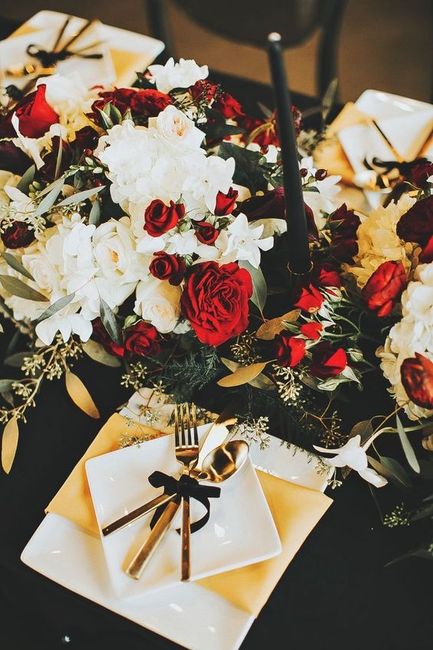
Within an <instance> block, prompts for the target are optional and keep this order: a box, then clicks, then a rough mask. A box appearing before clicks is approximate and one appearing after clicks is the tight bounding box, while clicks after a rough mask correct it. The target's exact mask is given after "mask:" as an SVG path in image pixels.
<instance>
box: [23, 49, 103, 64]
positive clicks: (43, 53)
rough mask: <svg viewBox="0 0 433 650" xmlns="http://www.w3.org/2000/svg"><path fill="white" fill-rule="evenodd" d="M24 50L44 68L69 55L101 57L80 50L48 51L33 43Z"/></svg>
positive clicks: (89, 57)
mask: <svg viewBox="0 0 433 650" xmlns="http://www.w3.org/2000/svg"><path fill="white" fill-rule="evenodd" d="M26 52H27V54H28V55H29V56H32V57H33V58H34V59H38V61H39V62H40V64H41V65H42V66H43V67H44V68H50V67H51V66H53V65H55V64H56V63H58V62H59V61H65V59H69V58H70V57H71V56H79V57H80V58H82V59H102V57H103V55H102V54H100V53H94V54H82V53H81V52H73V51H72V50H66V49H65V50H59V51H58V52H50V51H48V50H43V49H42V48H39V47H38V46H37V45H34V44H31V45H29V46H28V47H27V50H26Z"/></svg>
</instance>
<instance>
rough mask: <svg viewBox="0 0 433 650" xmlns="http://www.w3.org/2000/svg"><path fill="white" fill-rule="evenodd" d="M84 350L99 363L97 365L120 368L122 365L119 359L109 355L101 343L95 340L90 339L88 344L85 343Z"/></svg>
mask: <svg viewBox="0 0 433 650" xmlns="http://www.w3.org/2000/svg"><path fill="white" fill-rule="evenodd" d="M82 348H83V350H84V352H85V353H86V354H87V356H88V357H90V358H91V359H93V361H97V363H102V364H103V365H104V366H110V367H111V368H118V367H119V366H120V365H122V362H121V361H120V359H119V358H118V357H115V356H113V355H112V354H109V352H107V350H105V348H104V347H103V346H102V345H101V344H100V343H98V342H97V341H94V340H93V339H89V340H88V341H86V343H83V345H82Z"/></svg>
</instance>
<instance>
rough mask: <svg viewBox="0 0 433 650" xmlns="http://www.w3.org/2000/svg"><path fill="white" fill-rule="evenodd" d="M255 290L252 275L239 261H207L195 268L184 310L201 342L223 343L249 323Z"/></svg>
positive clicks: (210, 343)
mask: <svg viewBox="0 0 433 650" xmlns="http://www.w3.org/2000/svg"><path fill="white" fill-rule="evenodd" d="M252 293H253V285H252V282H251V276H250V274H249V273H248V271H246V270H245V269H241V268H239V266H238V264H237V263H236V262H232V263H231V264H223V265H222V266H218V264H217V263H216V262H203V263H201V264H196V265H195V266H194V267H193V270H192V273H191V275H190V276H189V278H188V280H187V282H186V285H185V289H184V291H183V293H182V298H181V305H182V311H183V314H184V316H185V317H186V318H187V319H188V320H189V321H190V323H191V326H192V328H193V329H194V331H195V333H196V335H197V338H198V340H199V341H201V343H206V344H207V345H221V344H222V343H225V341H228V340H229V339H230V338H232V337H233V336H236V335H237V334H240V333H241V332H243V331H244V330H245V329H246V327H247V326H248V301H249V299H250V298H251V295H252Z"/></svg>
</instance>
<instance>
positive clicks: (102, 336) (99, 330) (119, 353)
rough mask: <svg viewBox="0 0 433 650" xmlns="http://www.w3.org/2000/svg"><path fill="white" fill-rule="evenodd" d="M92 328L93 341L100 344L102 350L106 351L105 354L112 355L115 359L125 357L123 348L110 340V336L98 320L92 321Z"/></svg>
mask: <svg viewBox="0 0 433 650" xmlns="http://www.w3.org/2000/svg"><path fill="white" fill-rule="evenodd" d="M92 326H93V337H94V339H95V340H96V341H98V343H100V344H101V345H102V346H103V348H104V349H105V350H107V352H109V353H110V354H113V355H114V356H116V357H124V356H125V347H124V346H123V345H120V344H119V343H116V342H115V341H113V340H112V339H111V338H110V335H109V334H108V332H107V330H106V329H105V327H104V325H103V324H102V321H101V319H100V318H95V320H94V321H92Z"/></svg>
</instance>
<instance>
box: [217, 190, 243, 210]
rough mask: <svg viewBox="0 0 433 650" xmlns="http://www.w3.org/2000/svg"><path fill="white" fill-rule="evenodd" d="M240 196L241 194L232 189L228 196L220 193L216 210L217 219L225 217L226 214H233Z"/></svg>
mask: <svg viewBox="0 0 433 650" xmlns="http://www.w3.org/2000/svg"><path fill="white" fill-rule="evenodd" d="M238 194H239V192H238V191H237V190H234V189H233V188H232V187H231V188H230V189H229V191H228V192H227V194H223V193H222V192H218V194H217V197H216V203H215V210H214V213H215V214H216V216H217V217H223V216H225V215H226V214H231V213H232V212H233V208H234V207H235V204H236V199H237V198H238Z"/></svg>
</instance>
